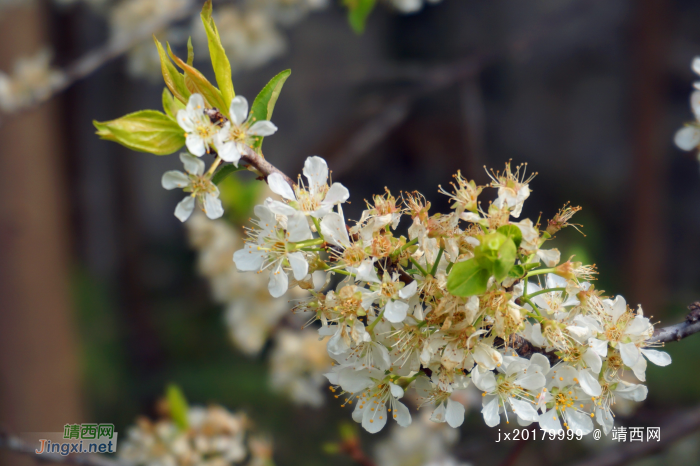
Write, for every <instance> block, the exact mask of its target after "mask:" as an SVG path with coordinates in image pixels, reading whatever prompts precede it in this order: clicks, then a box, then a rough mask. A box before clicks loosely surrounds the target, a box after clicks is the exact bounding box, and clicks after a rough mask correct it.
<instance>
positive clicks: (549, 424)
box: [538, 409, 562, 434]
mask: <svg viewBox="0 0 700 466" xmlns="http://www.w3.org/2000/svg"><path fill="white" fill-rule="evenodd" d="M538 421H539V423H540V428H541V429H542V430H544V431H545V432H547V433H550V432H551V433H555V434H558V433H559V432H560V431H562V428H561V422H559V416H557V411H556V410H555V409H550V410H549V411H547V412H546V413H544V414H540V416H539V419H538Z"/></svg>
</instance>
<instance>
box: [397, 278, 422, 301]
mask: <svg viewBox="0 0 700 466" xmlns="http://www.w3.org/2000/svg"><path fill="white" fill-rule="evenodd" d="M416 291H418V282H417V281H415V280H413V281H412V282H411V283H409V284H408V285H406V286H404V287H403V288H401V290H399V297H400V298H401V299H408V298H410V297H411V296H413V295H414V294H416Z"/></svg>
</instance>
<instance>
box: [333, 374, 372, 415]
mask: <svg viewBox="0 0 700 466" xmlns="http://www.w3.org/2000/svg"><path fill="white" fill-rule="evenodd" d="M331 383H332V382H331ZM360 406H364V408H360ZM365 409H369V407H368V406H365V405H363V404H362V403H355V409H354V410H353V411H352V420H353V421H355V422H362V417H363V416H364V414H365V411H364V410H365Z"/></svg>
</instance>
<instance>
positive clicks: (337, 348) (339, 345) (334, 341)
mask: <svg viewBox="0 0 700 466" xmlns="http://www.w3.org/2000/svg"><path fill="white" fill-rule="evenodd" d="M343 325H344V324H343ZM331 328H337V330H336V332H335V334H334V335H333V336H332V337H331V338H330V340H328V345H327V346H326V348H327V349H328V354H329V355H330V356H331V357H332V358H334V359H335V358H337V357H339V356H340V355H341V354H343V353H345V352H346V351H347V350H349V349H350V347H349V346H348V344H347V342H346V341H345V339H344V338H343V333H342V327H341V326H340V325H335V326H334V327H331ZM348 370H349V369H348ZM352 372H355V370H354V369H353V370H352ZM338 385H340V382H338Z"/></svg>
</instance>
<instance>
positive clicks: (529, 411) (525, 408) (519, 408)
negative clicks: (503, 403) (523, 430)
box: [508, 398, 540, 422]
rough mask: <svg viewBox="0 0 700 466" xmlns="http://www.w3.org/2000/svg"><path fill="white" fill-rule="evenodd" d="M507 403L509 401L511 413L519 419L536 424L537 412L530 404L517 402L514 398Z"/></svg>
mask: <svg viewBox="0 0 700 466" xmlns="http://www.w3.org/2000/svg"><path fill="white" fill-rule="evenodd" d="M508 401H510V406H511V407H512V408H513V412H514V413H515V414H516V415H517V416H518V417H519V418H520V419H522V420H524V421H530V422H537V421H539V420H540V417H539V416H538V415H537V411H536V410H535V408H534V407H533V406H532V404H531V403H528V402H527V401H523V400H518V399H516V398H510V399H509V400H508Z"/></svg>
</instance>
